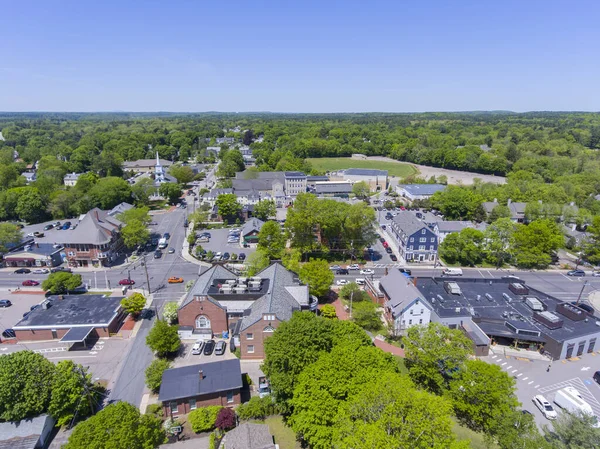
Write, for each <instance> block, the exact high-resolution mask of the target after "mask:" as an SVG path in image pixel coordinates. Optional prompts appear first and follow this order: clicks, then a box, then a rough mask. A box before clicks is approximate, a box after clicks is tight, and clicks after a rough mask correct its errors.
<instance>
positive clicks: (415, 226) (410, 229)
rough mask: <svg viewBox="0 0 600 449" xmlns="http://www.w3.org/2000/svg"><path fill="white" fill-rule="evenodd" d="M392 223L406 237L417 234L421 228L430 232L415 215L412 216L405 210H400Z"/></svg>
mask: <svg viewBox="0 0 600 449" xmlns="http://www.w3.org/2000/svg"><path fill="white" fill-rule="evenodd" d="M392 221H393V222H394V223H395V224H396V225H397V226H398V228H400V229H401V230H402V231H403V232H404V233H405V234H406V235H413V234H414V233H415V232H418V231H420V230H421V229H423V228H425V229H427V230H429V231H431V229H429V228H428V227H427V225H425V223H423V222H422V221H420V220H419V219H418V218H417V217H416V216H415V215H413V213H412V212H409V211H407V210H401V211H400V212H398V215H396V216H395V217H394V219H393V220H392Z"/></svg>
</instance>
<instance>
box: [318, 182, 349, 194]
mask: <svg viewBox="0 0 600 449" xmlns="http://www.w3.org/2000/svg"><path fill="white" fill-rule="evenodd" d="M315 192H316V193H351V192H352V183H350V182H325V183H323V182H317V183H316V184H315Z"/></svg>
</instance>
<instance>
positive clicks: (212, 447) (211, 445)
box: [208, 432, 217, 449]
mask: <svg viewBox="0 0 600 449" xmlns="http://www.w3.org/2000/svg"><path fill="white" fill-rule="evenodd" d="M216 439H217V436H216V435H215V433H214V432H212V433H211V434H210V436H209V437H208V449H216Z"/></svg>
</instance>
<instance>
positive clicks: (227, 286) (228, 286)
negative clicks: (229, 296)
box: [219, 285, 232, 293]
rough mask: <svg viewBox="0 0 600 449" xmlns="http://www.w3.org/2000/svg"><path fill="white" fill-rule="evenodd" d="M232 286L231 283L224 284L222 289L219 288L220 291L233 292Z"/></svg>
mask: <svg viewBox="0 0 600 449" xmlns="http://www.w3.org/2000/svg"><path fill="white" fill-rule="evenodd" d="M231 290H232V287H231V285H224V286H223V287H221V289H220V290H219V293H231Z"/></svg>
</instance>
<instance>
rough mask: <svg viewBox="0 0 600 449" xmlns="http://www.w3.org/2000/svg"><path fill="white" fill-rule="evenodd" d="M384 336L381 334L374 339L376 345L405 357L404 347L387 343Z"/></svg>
mask: <svg viewBox="0 0 600 449" xmlns="http://www.w3.org/2000/svg"><path fill="white" fill-rule="evenodd" d="M382 338H383V337H382V336H381V335H378V336H377V337H375V339H374V340H373V343H374V344H375V346H377V347H378V348H379V349H381V350H382V351H385V352H389V353H390V354H392V355H395V356H397V357H404V349H402V348H399V347H398V346H394V345H391V344H389V343H386V342H385V341H384V340H382Z"/></svg>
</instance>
